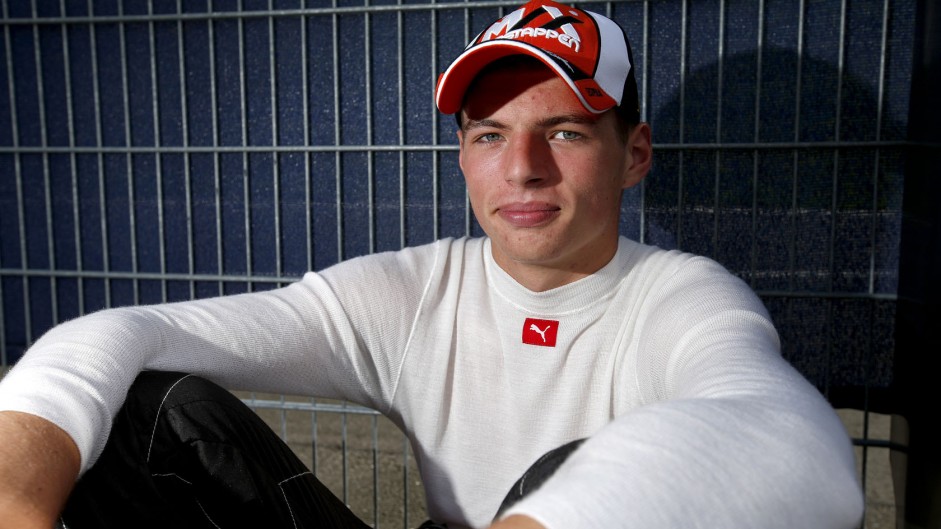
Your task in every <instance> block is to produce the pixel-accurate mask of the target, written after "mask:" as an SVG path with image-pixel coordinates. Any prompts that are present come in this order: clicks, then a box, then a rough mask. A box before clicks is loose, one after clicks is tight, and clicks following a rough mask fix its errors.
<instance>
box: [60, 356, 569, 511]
mask: <svg viewBox="0 0 941 529" xmlns="http://www.w3.org/2000/svg"><path fill="white" fill-rule="evenodd" d="M580 443H581V440H578V441H573V442H571V443H568V444H565V445H563V446H561V447H559V448H557V449H555V450H553V451H551V452H549V453H547V454H546V455H544V456H543V457H542V458H540V459H539V460H538V461H537V462H536V463H534V464H533V466H532V467H531V468H530V469H529V470H527V471H526V473H525V474H524V475H523V476H521V477H520V479H519V480H518V481H517V482H516V484H515V485H514V486H513V488H512V489H511V490H510V491H509V493H508V494H507V496H506V498H505V499H504V501H503V505H501V507H500V509H499V511H498V512H501V511H502V510H503V509H505V508H506V507H509V506H510V505H512V504H513V503H515V502H516V501H517V500H519V499H520V498H522V497H523V496H525V495H526V494H528V493H529V492H531V491H532V490H535V489H536V488H538V486H539V485H540V484H541V483H542V482H543V481H544V480H545V479H546V478H547V477H548V476H550V475H551V474H552V473H553V472H554V471H555V469H556V468H557V467H558V465H559V464H561V462H562V461H564V460H565V458H567V457H568V455H569V454H570V453H571V452H572V451H573V450H574V449H575V448H577V446H578V445H579V444H580ZM61 522H62V525H63V526H65V527H66V528H68V529H83V528H96V529H106V528H126V527H134V528H141V529H148V528H154V529H156V528H161V529H163V528H170V527H172V528H179V529H189V528H194V529H195V528H207V529H215V528H221V527H265V528H279V527H285V528H290V529H295V528H297V529H300V528H308V527H309V528H350V529H359V528H366V527H369V526H368V525H366V524H365V523H364V522H363V521H361V520H360V519H358V518H357V517H356V516H355V515H354V514H353V513H352V512H351V511H350V510H349V508H348V507H347V506H346V505H344V504H343V502H342V501H340V500H339V499H338V498H337V497H336V496H334V495H333V493H331V492H330V490H329V489H327V487H326V486H324V485H323V484H322V483H321V482H320V481H319V480H317V478H316V477H315V476H314V475H313V474H312V473H311V472H310V470H308V469H307V468H306V467H305V466H304V464H303V463H302V462H301V461H300V460H299V459H298V458H297V456H296V455H295V454H294V452H292V451H291V449H290V448H289V447H288V446H287V445H286V444H285V443H284V442H283V441H282V440H281V438H280V437H278V436H277V435H276V434H275V433H274V432H273V431H272V430H271V428H270V427H268V425H267V424H265V423H264V421H262V420H261V419H260V418H259V417H258V415H256V414H255V413H254V412H253V411H252V410H251V409H249V408H248V407H247V406H245V405H244V404H243V403H242V402H241V401H240V400H239V399H238V398H236V397H235V396H234V395H232V394H231V393H230V392H228V391H226V390H224V389H222V388H221V387H219V386H217V385H215V384H213V383H211V382H209V381H207V380H205V379H202V378H199V377H196V376H192V375H186V374H183V373H172V372H146V373H143V374H141V375H140V376H139V377H138V379H137V380H136V381H135V383H134V385H133V386H132V388H131V391H130V393H129V394H128V398H127V401H126V402H125V404H124V406H123V407H122V409H121V411H120V412H119V413H118V416H117V417H116V419H115V422H114V426H113V429H112V432H111V436H110V437H109V439H108V442H107V445H106V447H105V450H104V452H103V453H102V455H101V457H100V458H99V459H98V461H97V462H96V463H95V465H94V466H93V467H92V468H90V469H89V470H88V471H87V472H86V473H85V474H84V475H83V476H82V478H81V479H80V480H79V481H78V483H76V486H75V489H74V491H73V492H72V494H71V496H70V497H69V500H68V502H67V504H66V507H65V510H64V511H63V514H62V520H61ZM426 524H427V525H426V526H430V527H434V525H432V522H426Z"/></svg>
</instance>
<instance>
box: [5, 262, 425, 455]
mask: <svg viewBox="0 0 941 529" xmlns="http://www.w3.org/2000/svg"><path fill="white" fill-rule="evenodd" d="M429 255H432V251H431V250H430V249H427V248H424V249H421V250H415V251H411V252H408V253H403V254H401V255H397V254H393V253H388V254H377V255H374V256H369V257H368V258H361V259H354V260H351V261H347V262H345V263H342V264H341V265H337V266H335V267H333V268H332V269H328V270H325V271H324V272H323V273H319V274H318V273H308V274H306V275H305V276H304V278H303V279H302V280H300V281H298V282H296V283H294V284H291V285H289V286H286V287H283V288H279V289H275V290H270V291H265V292H257V293H249V294H239V295H231V296H223V297H217V298H212V299H203V300H195V301H186V302H180V303H170V304H162V305H153V306H142V307H124V308H116V309H108V310H102V311H99V312H95V313H92V314H89V315H86V316H83V317H80V318H77V319H75V320H72V321H69V322H65V323H63V324H60V325H58V326H56V327H54V328H52V329H51V330H49V331H48V332H47V333H46V334H45V335H43V336H42V337H41V338H40V339H39V340H37V341H36V343H35V344H33V346H32V347H30V349H29V350H28V351H27V352H26V354H25V355H24V356H23V358H21V359H20V361H19V362H17V363H16V365H15V366H14V367H13V368H12V369H11V370H10V372H9V373H8V374H7V375H6V376H5V377H4V379H3V380H2V381H0V410H13V411H21V412H26V413H31V414H34V415H38V416H40V417H43V418H45V419H47V420H49V421H51V422H53V423H55V424H57V425H58V426H60V427H61V428H63V429H64V430H65V431H66V432H68V433H69V435H70V436H71V437H72V438H73V440H74V441H75V442H76V444H77V445H78V448H79V452H80V454H81V457H82V467H81V468H82V472H84V471H85V470H87V469H88V468H89V467H90V466H91V465H92V464H93V463H94V462H95V461H96V460H97V458H98V456H99V455H100V453H101V450H103V448H104V444H105V441H106V440H107V437H108V433H109V432H110V429H111V421H112V419H113V417H114V416H115V415H116V414H117V412H118V409H119V408H120V406H121V405H122V403H123V402H124V399H125V398H126V395H127V391H128V389H129V387H130V385H131V383H132V382H133V381H134V379H135V378H136V377H137V375H138V373H140V372H141V371H142V370H164V371H182V372H187V373H192V374H195V375H199V376H203V377H205V378H207V379H210V380H212V381H214V382H216V383H218V384H220V385H222V386H223V387H226V388H229V389H243V390H254V391H266V392H276V393H286V394H293V395H314V396H319V397H325V398H338V399H346V400H349V401H352V402H356V403H360V404H362V405H365V406H369V407H372V408H375V409H379V410H383V408H384V407H385V406H387V403H388V401H389V395H390V394H391V391H392V388H391V381H392V380H393V379H394V375H395V373H397V369H398V363H399V360H398V359H397V357H396V355H397V353H398V352H399V351H401V350H402V349H403V348H404V346H403V344H404V343H405V342H406V340H407V337H408V332H409V330H410V328H411V326H410V325H409V322H410V321H411V320H412V319H414V315H415V313H416V311H417V306H418V301H419V297H420V294H421V291H422V286H423V281H424V279H423V277H425V276H427V273H428V268H427V266H426V265H425V264H426V262H427V260H426V259H424V257H426V256H429ZM363 278H369V280H368V281H363ZM412 292H417V294H410V293H412ZM390 300H392V301H394V302H390ZM371 322H385V323H383V324H381V325H380V324H378V323H376V324H372V323H371ZM354 323H355V324H354Z"/></svg>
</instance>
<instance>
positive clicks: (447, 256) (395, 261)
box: [323, 237, 486, 276]
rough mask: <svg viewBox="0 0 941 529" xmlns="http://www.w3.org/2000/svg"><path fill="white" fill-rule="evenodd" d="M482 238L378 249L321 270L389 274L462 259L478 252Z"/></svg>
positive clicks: (338, 272) (344, 273)
mask: <svg viewBox="0 0 941 529" xmlns="http://www.w3.org/2000/svg"><path fill="white" fill-rule="evenodd" d="M485 240H486V239H485V238H482V237H458V238H454V237H444V238H441V239H438V240H435V241H432V242H428V243H424V244H417V245H413V246H406V247H404V248H401V249H399V250H386V251H378V252H375V253H371V254H367V255H361V256H357V257H352V258H350V259H347V260H344V261H342V262H340V263H337V264H335V265H333V266H331V267H329V268H327V269H325V270H324V271H323V274H325V275H328V276H330V275H346V274H350V273H375V272H378V271H382V272H383V273H385V274H389V273H395V272H396V271H405V272H406V273H410V272H419V271H422V270H429V269H430V268H438V267H440V266H442V265H444V264H445V263H447V262H448V261H451V262H453V261H454V260H466V259H468V258H473V256H476V255H480V254H482V252H483V248H484V241H485Z"/></svg>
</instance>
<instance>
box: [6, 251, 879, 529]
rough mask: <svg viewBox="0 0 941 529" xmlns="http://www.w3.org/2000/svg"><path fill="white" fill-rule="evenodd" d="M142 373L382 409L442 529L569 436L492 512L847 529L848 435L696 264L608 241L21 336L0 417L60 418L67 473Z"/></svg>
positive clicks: (375, 261)
mask: <svg viewBox="0 0 941 529" xmlns="http://www.w3.org/2000/svg"><path fill="white" fill-rule="evenodd" d="M553 341H554V345H552V346H550V344H551V342H553ZM143 369H164V370H176V371H186V372H191V373H195V374H199V375H202V376H205V377H207V378H209V379H211V380H214V381H216V382H218V383H220V384H222V385H223V386H226V387H229V388H231V389H245V390H257V391H271V392H280V393H288V394H297V395H315V396H320V397H329V398H338V399H348V400H350V401H352V402H356V403H360V404H362V405H365V406H369V407H371V408H374V409H376V410H379V411H381V412H382V413H384V414H386V415H387V416H388V417H389V418H390V419H391V420H392V421H394V422H395V423H396V424H397V425H398V426H399V427H400V428H402V430H403V431H404V432H405V433H406V435H407V436H408V438H409V439H410V441H411V443H412V447H413V449H414V452H415V454H416V457H417V461H418V465H419V468H420V471H421V475H422V479H423V481H424V485H425V490H426V493H427V496H428V498H427V503H428V509H429V515H430V516H431V517H432V518H433V519H435V520H436V521H438V522H446V523H448V524H449V526H450V527H452V528H463V527H485V526H486V525H488V524H489V523H490V521H491V519H492V517H493V516H494V514H495V512H496V510H497V508H498V506H499V505H500V502H501V500H502V499H503V497H504V495H505V494H506V493H507V491H508V490H509V488H510V486H511V485H512V484H513V482H514V481H515V480H516V479H517V478H518V477H519V476H520V475H521V474H522V473H523V471H524V470H525V469H526V468H527V467H528V466H529V465H530V464H532V463H533V462H534V461H535V459H536V458H537V457H539V456H540V455H541V454H543V453H544V452H546V451H548V450H550V449H552V448H554V447H556V446H559V445H561V444H563V443H565V442H566V441H570V440H573V439H577V438H583V437H588V438H589V440H588V441H587V442H586V443H584V444H583V445H582V446H581V448H580V449H579V450H578V451H576V452H575V453H574V454H573V455H572V456H571V457H570V458H569V459H568V460H567V461H566V463H565V464H564V465H563V466H562V467H561V468H560V469H559V471H558V472H557V473H556V474H555V475H554V476H553V477H552V478H551V479H550V480H549V481H548V482H547V483H546V484H545V485H544V486H543V487H542V488H541V489H539V490H538V491H537V492H535V493H533V494H532V495H530V496H528V497H527V498H525V499H524V500H523V501H521V502H520V503H518V504H517V505H516V506H514V507H513V508H512V509H510V511H508V513H507V514H514V513H517V514H526V515H529V516H531V517H533V518H535V519H537V520H538V521H540V522H542V523H543V524H544V525H545V526H547V527H548V528H550V529H566V528H581V527H586V528H588V527H591V528H595V527H624V528H634V527H637V528H651V527H657V528H674V527H677V528H678V527H683V528H689V527H703V528H711V529H715V528H738V527H741V528H749V529H754V528H756V527H761V528H778V527H780V528H794V527H801V528H810V527H813V528H845V529H849V528H854V527H857V526H858V524H859V521H860V519H861V515H862V510H863V499H862V494H861V491H860V488H859V484H858V481H857V478H856V470H855V463H854V455H853V451H852V447H851V443H850V441H849V438H848V436H847V434H846V431H845V430H844V429H843V426H842V424H841V422H840V421H839V419H838V417H837V416H836V414H835V413H834V411H833V409H832V408H831V407H830V406H829V404H828V403H827V402H826V401H825V400H824V398H823V397H822V396H821V395H820V394H819V392H817V391H816V389H815V388H813V386H811V385H810V384H809V383H808V382H807V381H806V380H805V379H804V378H803V377H801V376H800V375H799V374H798V373H797V371H796V370H794V369H793V368H792V367H791V366H790V365H789V364H788V363H787V362H786V361H785V360H783V359H782V358H781V356H780V352H779V344H778V337H777V333H776V332H775V330H774V327H773V325H772V323H771V321H770V318H769V316H768V314H767V312H766V310H765V308H764V307H763V305H762V304H761V302H760V300H759V299H758V298H757V296H755V294H754V293H753V292H752V291H751V290H750V289H749V288H748V287H747V286H746V285H745V284H744V283H743V282H741V281H740V280H739V279H737V278H735V277H734V276H732V275H731V274H729V273H728V272H727V271H725V270H724V269H723V268H722V267H721V266H719V265H718V264H716V263H715V262H713V261H711V260H709V259H706V258H703V257H696V256H693V255H690V254H684V253H681V252H676V251H664V250H661V249H658V248H654V247H650V246H645V245H641V244H638V243H636V242H633V241H630V240H628V239H625V238H621V239H620V241H619V247H618V251H617V254H616V255H615V257H614V258H613V259H612V260H611V262H610V263H609V264H608V265H606V266H605V267H604V268H602V269H601V270H599V271H598V272H597V273H595V274H593V275H591V276H589V277H586V278H584V279H581V280H579V281H576V282H574V283H571V284H568V285H565V286H562V287H559V288H556V289H552V290H549V291H546V292H532V291H529V290H527V289H526V288H524V287H523V286H521V285H520V284H519V283H517V282H516V281H514V280H513V279H512V278H511V277H510V276H509V275H508V274H507V273H506V272H504V271H503V270H502V269H501V268H500V267H499V266H498V265H497V264H496V263H495V262H494V260H493V258H492V255H491V252H490V241H489V239H486V238H483V239H457V240H453V239H446V240H441V241H438V242H436V243H433V244H429V245H425V246H421V247H416V248H409V249H405V250H402V251H399V252H390V253H382V254H376V255H371V256H366V257H361V258H356V259H352V260H349V261H346V262H344V263H341V264H339V265H336V266H334V267H331V268H328V269H326V270H324V271H322V272H321V273H308V274H306V275H305V276H304V278H303V279H302V280H300V281H298V282H296V283H294V284H292V285H290V286H287V287H284V288H281V289H277V290H272V291H267V292H260V293H251V294H242V295H234V296H225V297H219V298H213V299H205V300H197V301H187V302H182V303H175V304H167V305H159V306H147V307H129V308H120V309H110V310H105V311H100V312H97V313H94V314H91V315H88V316H85V317H82V318H79V319H76V320H73V321H71V322H67V323H64V324H61V325H59V326H57V327H55V328H53V329H52V330H50V331H49V332H48V333H46V334H45V335H44V336H43V337H42V338H41V339H40V340H38V341H37V342H36V343H35V345H34V346H33V347H32V348H30V350H29V351H28V352H27V354H26V355H25V356H24V357H23V359H22V360H21V361H20V362H18V363H17V365H16V366H15V367H14V368H13V369H12V370H11V372H10V373H9V374H8V375H7V377H6V378H5V379H4V380H3V381H2V383H0V409H7V410H18V411H24V412H28V413H33V414H36V415H39V416H42V417H45V418H47V419H49V420H51V421H52V422H54V423H56V424H58V425H59V426H61V427H62V428H63V429H65V430H66V431H67V432H68V433H69V434H70V435H71V436H72V437H73V439H74V440H75V441H76V443H77V444H78V447H79V450H80V452H81V455H82V468H83V469H87V468H88V467H89V466H90V465H92V464H93V463H94V461H95V459H96V458H97V456H98V455H99V453H100V451H101V450H102V448H103V446H104V443H105V440H106V436H107V435H106V434H107V432H108V431H109V428H110V425H111V421H112V418H113V417H114V415H115V414H116V412H117V410H118V408H119V407H120V405H121V403H122V402H123V400H124V397H125V395H126V392H127V389H128V387H129V386H130V384H131V382H132V381H133V380H134V378H135V377H136V375H137V373H138V372H140V371H141V370H143Z"/></svg>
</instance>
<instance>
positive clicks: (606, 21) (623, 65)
mask: <svg viewBox="0 0 941 529" xmlns="http://www.w3.org/2000/svg"><path fill="white" fill-rule="evenodd" d="M586 12H587V13H588V14H589V15H591V17H592V18H594V19H595V24H597V26H598V31H599V32H600V33H601V39H600V48H601V49H599V50H598V54H599V55H600V56H599V57H598V69H597V70H595V72H594V77H595V82H597V83H598V86H600V87H601V89H602V90H604V91H605V93H606V94H608V95H609V96H611V99H614V100H615V101H617V104H618V106H620V105H621V103H623V102H624V101H622V99H624V84H625V83H626V82H627V74H628V73H630V71H631V68H633V65H632V64H631V59H630V57H629V56H628V54H627V43H626V42H625V40H624V31H623V30H622V29H621V27H620V26H618V25H617V23H615V22H614V21H613V20H611V19H610V18H607V17H605V16H602V15H599V14H597V13H592V12H591V11H586ZM586 73H590V72H586Z"/></svg>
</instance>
